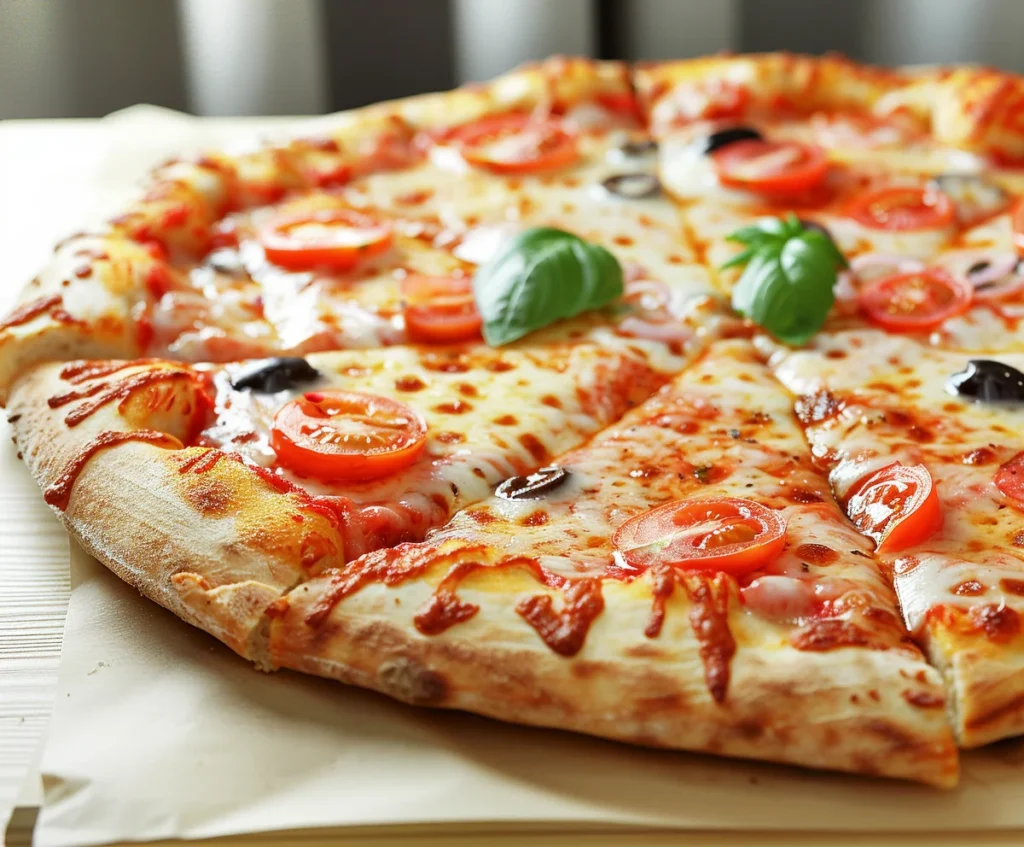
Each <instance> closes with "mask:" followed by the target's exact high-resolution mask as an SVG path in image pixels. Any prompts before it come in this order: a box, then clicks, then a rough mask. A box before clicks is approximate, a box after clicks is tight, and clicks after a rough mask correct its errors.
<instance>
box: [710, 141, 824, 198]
mask: <svg viewBox="0 0 1024 847" xmlns="http://www.w3.org/2000/svg"><path fill="white" fill-rule="evenodd" d="M711 159H712V161H713V163H714V166H715V170H716V171H717V172H718V179H719V181H720V182H721V183H722V185H727V186H730V187H733V188H744V189H746V190H747V191H756V192H758V193H761V194H772V195H792V194H801V193H803V192H805V191H807V190H809V189H811V188H814V187H815V186H818V185H820V184H821V183H822V182H824V181H825V177H826V176H827V175H828V159H827V158H826V156H825V151H824V150H822V149H821V148H820V147H816V146H815V145H813V144H803V143H801V142H798V141H761V140H758V139H754V138H751V139H748V140H746V141H737V142H735V143H733V144H729V145H727V146H725V147H723V148H721V149H720V150H718V151H716V152H715V153H712V154H711Z"/></svg>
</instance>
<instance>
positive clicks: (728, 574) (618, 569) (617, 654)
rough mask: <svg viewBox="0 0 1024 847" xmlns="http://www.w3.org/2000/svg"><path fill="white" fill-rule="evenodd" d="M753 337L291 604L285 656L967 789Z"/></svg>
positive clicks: (557, 720)
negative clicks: (417, 538)
mask: <svg viewBox="0 0 1024 847" xmlns="http://www.w3.org/2000/svg"><path fill="white" fill-rule="evenodd" d="M870 548H871V545H870V543H869V542H868V541H867V540H866V539H865V538H864V537H863V536H861V535H860V534H859V533H858V532H857V531H856V530H855V529H854V528H853V527H852V526H851V525H850V524H849V523H848V522H847V520H846V518H845V517H844V516H843V514H842V512H841V510H840V509H839V507H838V506H837V505H836V503H835V502H834V501H833V499H832V497H831V494H830V492H829V490H828V484H827V482H826V480H825V479H824V477H822V476H821V475H819V473H818V472H817V471H816V470H815V468H814V466H813V462H812V459H811V454H810V452H809V451H808V449H807V447H806V445H805V443H804V440H803V436H802V433H801V431H800V427H799V425H798V423H797V422H796V420H795V419H794V417H793V414H792V401H791V398H790V396H789V395H788V394H787V393H786V392H785V391H784V390H782V389H781V388H780V387H779V386H778V384H777V383H776V382H775V381H774V380H773V379H772V377H771V375H770V373H769V372H768V371H767V370H766V368H765V367H764V366H763V365H762V364H760V363H759V361H758V359H757V356H756V354H755V351H754V349H753V347H752V346H751V345H750V344H749V343H747V342H741V341H726V342H720V343H718V344H715V345H713V346H712V347H711V348H710V349H709V350H708V352H707V354H706V356H705V357H704V358H702V359H701V360H699V362H698V363H697V364H696V365H695V366H694V367H693V368H692V369H691V370H689V371H687V372H686V373H685V374H684V375H683V376H682V377H680V378H678V379H677V380H676V381H675V382H673V383H672V384H670V385H669V386H667V387H666V388H664V389H663V390H662V391H661V392H659V393H658V394H656V395H654V396H653V397H652V398H651V399H649V400H648V401H647V402H646V403H644V404H643V405H641V406H640V407H638V408H636V409H634V410H633V411H632V412H630V413H628V414H627V415H626V416H625V417H624V418H623V419H622V420H621V421H619V422H618V423H617V424H616V425H614V426H612V427H611V428H609V429H607V430H605V431H604V432H602V433H601V434H599V435H597V436H596V437H595V438H594V439H592V440H591V441H590V442H589V443H588V444H586V445H585V446H582V447H579V448H577V449H575V450H572V451H570V452H568V453H565V454H563V455H562V456H560V457H558V458H557V459H556V460H555V461H554V462H552V463H550V464H548V465H546V466H545V467H543V468H540V469H539V470H537V471H535V472H534V473H532V474H525V475H519V476H516V477H512V478H510V479H507V480H506V481H504V482H503V483H501V485H499V486H498V488H497V489H496V492H495V494H494V496H493V497H490V498H489V499H486V500H484V501H482V502H480V503H478V504H476V505H474V506H471V507H469V508H467V509H464V510H462V511H461V512H459V513H458V514H457V515H456V516H455V517H454V519H453V520H452V521H451V522H450V523H448V524H447V525H445V526H444V527H442V528H440V529H438V530H436V531H434V532H432V533H431V534H430V536H429V537H428V539H427V540H426V541H425V542H423V543H420V544H408V545H399V546H397V547H394V548H391V549H387V550H381V551H378V552H376V553H372V554H370V555H367V556H364V557H362V558H360V559H357V560H355V561H352V562H349V563H348V564H347V565H345V566H343V567H335V568H330V569H328V570H325V571H323V572H322V573H320V574H319V575H318V576H317V577H315V578H314V579H311V580H309V581H307V582H305V583H303V584H302V585H300V586H298V587H297V588H295V589H294V590H292V591H290V592H288V593H287V594H286V595H285V596H284V597H283V598H282V599H281V600H279V601H278V602H277V603H275V604H274V605H273V607H272V608H271V610H270V625H269V641H268V643H267V645H266V648H267V652H266V654H265V656H264V661H266V662H267V663H268V664H270V665H273V666H275V667H287V668H293V669H297V670H300V671H304V672H307V673H313V674H319V675H321V676H327V677H331V678H335V679H340V680H342V681H345V682H350V683H355V684H358V685H362V686H366V687H370V688H375V689H377V690H380V691H383V692H385V693H387V694H389V695H391V696H394V697H398V698H400V699H403V700H406V701H409V702H412V703H418V704H424V705H431V706H444V707H451V708H459V709H467V710H469V711H474V712H478V713H481V714H485V715H489V716H493V717H497V718H501V719H504V720H511V721H516V722H522V723H529V724H539V725H543V726H553V727H559V728H564V729H572V730H577V731H581V732H587V733H592V734H596V735H601V736H605V737H609V738H615V739H620V740H625V741H630V742H633V743H639V744H645V745H651V746H658V747H672V748H682V749H688V750H698V751H706V752H712V753H716V754H721V755H730V756H741V757H749V758H757V759H769V760H774V761H779V762H788V763H794V764H801V765H808V766H814V767H824V768H833V769H838V770H847V771H854V772H858V773H871V774H878V775H886V776H893V777H904V778H909V779H915V780H920V781H923V782H928V783H931V784H934V785H943V786H948V785H952V784H953V783H954V782H955V781H956V775H957V754H956V749H955V745H954V743H953V739H952V736H951V733H950V731H949V729H948V727H947V724H946V719H945V714H944V709H943V706H944V694H943V690H942V681H941V678H940V676H939V675H938V674H937V673H936V672H935V671H934V670H933V669H932V668H931V667H929V665H928V664H927V662H926V661H925V660H924V658H923V656H922V654H921V652H920V650H919V649H918V648H917V647H916V646H915V645H914V644H913V642H912V641H911V640H910V638H909V636H908V635H907V633H906V631H905V629H904V628H903V626H902V624H901V622H900V620H899V615H898V609H897V605H896V600H895V597H894V596H893V593H892V590H891V587H890V586H889V584H888V582H887V581H886V579H885V578H884V577H883V576H882V575H881V573H880V572H879V570H878V567H877V564H876V562H875V561H874V560H873V558H872V556H871V553H870Z"/></svg>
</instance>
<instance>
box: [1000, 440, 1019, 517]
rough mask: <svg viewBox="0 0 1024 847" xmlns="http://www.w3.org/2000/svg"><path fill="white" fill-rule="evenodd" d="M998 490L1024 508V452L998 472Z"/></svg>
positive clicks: (1001, 467)
mask: <svg viewBox="0 0 1024 847" xmlns="http://www.w3.org/2000/svg"><path fill="white" fill-rule="evenodd" d="M995 484H996V488H998V489H999V490H1000V491H1001V492H1002V493H1003V494H1005V495H1006V496H1007V497H1009V498H1010V499H1011V500H1015V501H1016V502H1017V505H1018V506H1024V452H1021V453H1018V454H1017V455H1016V456H1014V457H1013V458H1012V459H1010V460H1009V461H1008V462H1006V463H1005V464H1003V465H1000V467H999V470H998V471H996V478H995Z"/></svg>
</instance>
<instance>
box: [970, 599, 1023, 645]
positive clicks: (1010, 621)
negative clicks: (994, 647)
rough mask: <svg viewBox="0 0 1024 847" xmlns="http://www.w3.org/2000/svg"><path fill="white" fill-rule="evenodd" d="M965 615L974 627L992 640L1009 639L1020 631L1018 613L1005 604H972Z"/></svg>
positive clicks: (1003, 640)
mask: <svg viewBox="0 0 1024 847" xmlns="http://www.w3.org/2000/svg"><path fill="white" fill-rule="evenodd" d="M967 616H968V617H969V618H970V621H971V623H972V624H973V625H974V626H975V628H976V629H979V630H981V631H982V632H984V633H985V635H987V636H988V637H989V638H990V639H991V640H992V641H996V642H1005V641H1009V640H1010V639H1011V638H1013V637H1014V636H1015V635H1017V634H1018V633H1019V632H1020V615H1019V614H1017V612H1015V611H1014V610H1013V609H1011V608H1009V607H1007V606H1003V605H995V604H992V603H988V604H986V605H984V606H973V607H972V608H971V609H970V611H969V612H968V613H967Z"/></svg>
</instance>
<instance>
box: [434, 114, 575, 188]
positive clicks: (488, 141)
mask: <svg viewBox="0 0 1024 847" xmlns="http://www.w3.org/2000/svg"><path fill="white" fill-rule="evenodd" d="M447 139H448V140H449V141H450V142H452V143H454V144H455V145H456V146H457V147H458V148H459V151H460V152H461V153H462V156H463V158H464V159H465V160H466V161H467V162H469V163H470V164H472V165H476V166H477V167H478V168H486V169H487V170H490V171H494V172H496V173H506V174H515V173H530V172H532V171H546V170H553V169H555V168H564V167H565V166H566V165H571V164H572V163H573V162H575V161H576V159H577V157H578V156H579V151H578V150H577V148H576V139H575V138H574V137H573V135H572V134H571V133H570V132H569V131H568V130H567V129H566V128H565V127H564V126H563V125H562V123H561V121H559V120H558V119H557V118H551V117H536V116H533V115H527V114H523V113H520V112H513V113H509V114H504V115H494V116H491V117H487V118H481V119H480V120H478V121H475V122H473V123H471V124H466V125H465V126H461V127H458V128H457V129H455V130H453V131H452V132H451V133H449V134H448V137H447Z"/></svg>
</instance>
